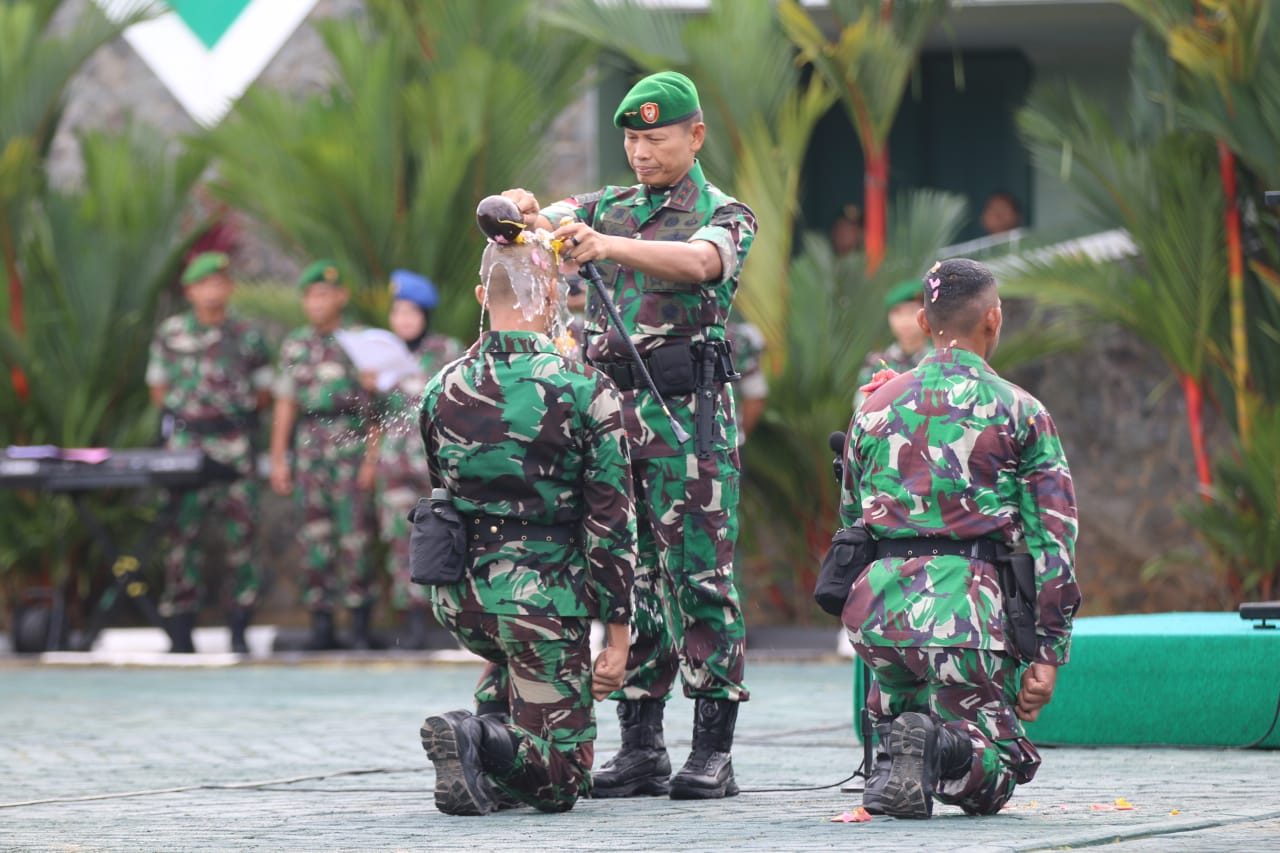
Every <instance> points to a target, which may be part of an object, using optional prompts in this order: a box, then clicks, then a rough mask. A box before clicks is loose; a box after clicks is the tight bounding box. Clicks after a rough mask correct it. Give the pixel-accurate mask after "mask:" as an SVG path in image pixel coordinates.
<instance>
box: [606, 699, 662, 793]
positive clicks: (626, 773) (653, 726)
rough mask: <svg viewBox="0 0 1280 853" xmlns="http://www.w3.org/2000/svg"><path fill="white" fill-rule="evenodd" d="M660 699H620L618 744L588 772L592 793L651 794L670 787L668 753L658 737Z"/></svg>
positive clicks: (659, 730) (660, 737)
mask: <svg viewBox="0 0 1280 853" xmlns="http://www.w3.org/2000/svg"><path fill="white" fill-rule="evenodd" d="M662 708H663V701H662V700H661V699H622V700H621V701H619V702H618V722H619V723H621V724H622V748H621V749H619V750H618V754H617V755H615V756H614V757H613V758H610V759H609V760H608V761H607V762H605V765H604V767H602V768H600V771H599V772H597V773H594V774H592V789H591V796H593V797H653V796H661V795H663V794H666V793H667V792H668V791H669V790H670V788H669V785H668V781H667V780H668V779H669V778H670V776H671V757H670V756H668V755H667V744H666V741H665V740H664V739H663V737H662Z"/></svg>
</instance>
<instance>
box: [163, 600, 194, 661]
mask: <svg viewBox="0 0 1280 853" xmlns="http://www.w3.org/2000/svg"><path fill="white" fill-rule="evenodd" d="M195 628H196V612H195V611H194V610H184V611H182V612H181V613H175V614H173V618H171V619H170V620H169V641H170V646H169V651H170V652H172V653H174V654H185V655H189V654H192V653H193V652H195V650H196V644H195V642H194V641H193V640H192V639H191V633H192V632H193V631H195Z"/></svg>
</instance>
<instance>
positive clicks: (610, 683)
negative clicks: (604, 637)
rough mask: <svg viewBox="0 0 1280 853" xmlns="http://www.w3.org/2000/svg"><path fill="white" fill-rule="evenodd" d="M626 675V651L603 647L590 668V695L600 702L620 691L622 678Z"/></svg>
mask: <svg viewBox="0 0 1280 853" xmlns="http://www.w3.org/2000/svg"><path fill="white" fill-rule="evenodd" d="M626 674H627V649H626V648H625V647H621V648H620V647H618V646H605V647H604V648H603V649H601V650H600V654H598V655H596V662H595V665H594V666H593V667H591V695H592V696H594V697H595V698H596V701H602V700H604V699H605V698H607V697H608V696H609V694H610V693H612V692H613V691H615V690H621V689H622V679H623V676H625V675H626Z"/></svg>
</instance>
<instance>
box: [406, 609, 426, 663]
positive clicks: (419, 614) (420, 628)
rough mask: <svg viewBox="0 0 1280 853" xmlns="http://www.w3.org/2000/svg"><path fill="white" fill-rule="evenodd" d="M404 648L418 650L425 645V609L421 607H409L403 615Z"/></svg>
mask: <svg viewBox="0 0 1280 853" xmlns="http://www.w3.org/2000/svg"><path fill="white" fill-rule="evenodd" d="M405 629H406V631H405V633H406V637H405V640H404V648H406V649H412V650H413V651H415V652H420V651H422V650H423V649H425V648H426V647H427V611H426V610H425V609H424V608H422V607H411V608H409V612H408V614H406V616H405Z"/></svg>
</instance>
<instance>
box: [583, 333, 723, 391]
mask: <svg viewBox="0 0 1280 853" xmlns="http://www.w3.org/2000/svg"><path fill="white" fill-rule="evenodd" d="M706 347H714V348H717V349H720V350H722V352H725V353H727V352H729V351H730V350H729V345H728V344H727V343H726V342H725V341H690V340H689V339H688V338H669V339H668V340H667V343H664V344H663V345H662V346H660V347H658V348H657V349H655V350H654V351H653V352H651V353H650V354H649V355H645V356H641V357H640V360H641V361H642V362H644V366H645V370H647V371H649V375H650V376H651V377H652V378H653V383H654V385H655V386H657V389H658V393H660V394H662V395H664V396H669V395H685V394H692V393H693V392H694V390H695V388H696V387H697V377H698V375H699V372H698V365H699V364H700V363H701V361H702V353H703V350H704V349H705V348H706ZM676 361H679V362H680V364H679V365H678V367H679V369H676V370H673V369H672V367H673V366H676V365H675V364H674V362H676ZM731 363H732V362H731V360H729V359H726V358H717V359H716V365H715V382H716V384H717V385H723V384H724V383H726V382H732V381H733V380H735V379H737V378H738V375H737V374H736V372H735V373H734V375H733V376H730V375H728V373H726V367H727V366H728V365H730V364H731ZM590 364H591V366H592V367H594V368H595V369H596V370H599V371H600V372H601V373H603V374H604V375H605V376H608V377H609V378H610V379H612V380H613V384H614V385H617V386H618V390H620V391H634V390H635V389H637V388H645V387H647V386H646V385H645V382H644V378H643V377H642V376H641V375H640V371H639V370H638V369H637V368H636V364H635V362H634V361H632V360H631V359H617V360H614V359H606V360H600V361H594V360H593V361H591V362H590Z"/></svg>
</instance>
